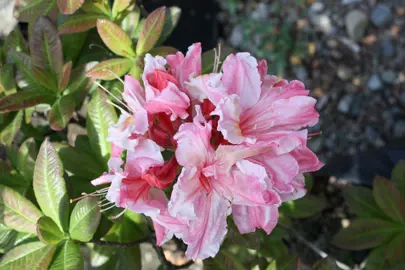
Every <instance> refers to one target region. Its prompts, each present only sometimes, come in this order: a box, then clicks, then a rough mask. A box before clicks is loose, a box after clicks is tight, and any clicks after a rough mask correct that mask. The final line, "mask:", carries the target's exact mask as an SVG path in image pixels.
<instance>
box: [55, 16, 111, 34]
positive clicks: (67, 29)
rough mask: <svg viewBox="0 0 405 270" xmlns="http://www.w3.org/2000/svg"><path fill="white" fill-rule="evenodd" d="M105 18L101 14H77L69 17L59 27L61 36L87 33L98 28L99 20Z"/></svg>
mask: <svg viewBox="0 0 405 270" xmlns="http://www.w3.org/2000/svg"><path fill="white" fill-rule="evenodd" d="M101 18H104V15H100V14H91V13H85V14H75V15H72V16H69V17H68V18H67V19H66V20H65V21H64V22H63V23H61V24H60V25H59V27H58V31H59V33H60V34H71V33H79V32H84V31H87V30H89V29H91V28H93V27H96V25H97V20H98V19H101Z"/></svg>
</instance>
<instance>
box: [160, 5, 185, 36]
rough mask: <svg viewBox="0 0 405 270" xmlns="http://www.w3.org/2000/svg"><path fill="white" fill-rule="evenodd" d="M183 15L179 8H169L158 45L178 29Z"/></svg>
mask: <svg viewBox="0 0 405 270" xmlns="http://www.w3.org/2000/svg"><path fill="white" fill-rule="evenodd" d="M180 15H181V9H180V8H178V7H169V8H168V9H167V10H166V17H165V23H164V25H163V30H162V34H161V35H160V38H159V40H158V41H157V44H162V43H163V42H165V40H166V39H167V38H168V37H169V36H170V34H171V33H172V32H173V30H174V28H176V26H177V23H178V22H179V19H180Z"/></svg>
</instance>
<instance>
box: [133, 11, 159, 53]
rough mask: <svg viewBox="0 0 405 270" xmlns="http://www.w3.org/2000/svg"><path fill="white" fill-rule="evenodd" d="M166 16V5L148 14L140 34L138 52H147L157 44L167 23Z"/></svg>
mask: <svg viewBox="0 0 405 270" xmlns="http://www.w3.org/2000/svg"><path fill="white" fill-rule="evenodd" d="M165 17H166V7H160V8H158V9H156V10H154V11H153V12H152V13H150V14H149V15H148V17H147V18H146V20H145V23H144V24H143V25H142V29H141V32H140V34H139V39H138V43H137V45H136V53H137V54H145V53H147V52H148V51H150V50H151V49H152V48H153V47H154V46H155V45H156V43H157V42H158V40H159V38H160V35H161V33H162V30H163V25H164V24H165Z"/></svg>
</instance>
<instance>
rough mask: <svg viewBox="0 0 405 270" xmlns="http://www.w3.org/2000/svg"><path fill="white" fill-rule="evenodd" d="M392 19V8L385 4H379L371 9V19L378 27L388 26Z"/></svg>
mask: <svg viewBox="0 0 405 270" xmlns="http://www.w3.org/2000/svg"><path fill="white" fill-rule="evenodd" d="M391 20H392V12H391V9H390V8H389V7H387V6H386V5H384V4H378V5H377V6H376V7H375V8H374V9H373V10H372V11H371V21H372V23H373V24H374V25H375V26H377V27H383V26H386V25H387V24H388V23H389V22H390V21H391Z"/></svg>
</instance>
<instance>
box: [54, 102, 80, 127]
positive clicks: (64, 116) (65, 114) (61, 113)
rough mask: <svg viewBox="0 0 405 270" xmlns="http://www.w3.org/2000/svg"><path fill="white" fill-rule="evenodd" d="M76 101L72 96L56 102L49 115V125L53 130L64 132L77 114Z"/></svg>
mask: <svg viewBox="0 0 405 270" xmlns="http://www.w3.org/2000/svg"><path fill="white" fill-rule="evenodd" d="M75 107H76V104H75V100H74V99H73V97H72V96H71V95H66V96H63V97H61V98H60V99H59V100H58V101H56V102H55V103H54V104H53V105H52V108H51V111H50V112H49V115H48V120H49V123H50V124H51V128H52V129H53V130H62V129H64V128H65V127H66V126H67V124H68V123H69V120H70V118H72V116H73V113H74V112H75Z"/></svg>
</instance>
